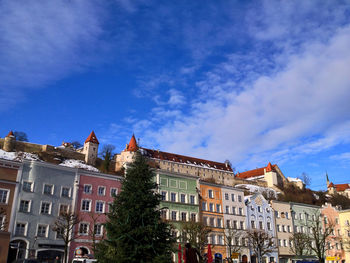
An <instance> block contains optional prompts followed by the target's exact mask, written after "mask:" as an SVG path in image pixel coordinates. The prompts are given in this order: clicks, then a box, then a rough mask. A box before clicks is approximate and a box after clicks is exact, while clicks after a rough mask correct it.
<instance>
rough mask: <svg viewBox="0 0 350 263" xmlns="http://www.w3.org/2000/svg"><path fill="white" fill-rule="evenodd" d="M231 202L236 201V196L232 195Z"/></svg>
mask: <svg viewBox="0 0 350 263" xmlns="http://www.w3.org/2000/svg"><path fill="white" fill-rule="evenodd" d="M231 200H232V202H234V201H235V194H231Z"/></svg>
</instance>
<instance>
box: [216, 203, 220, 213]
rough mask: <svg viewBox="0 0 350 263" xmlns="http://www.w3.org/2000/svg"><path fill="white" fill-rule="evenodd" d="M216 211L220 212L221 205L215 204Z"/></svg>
mask: <svg viewBox="0 0 350 263" xmlns="http://www.w3.org/2000/svg"><path fill="white" fill-rule="evenodd" d="M216 212H217V213H220V212H221V205H219V204H216Z"/></svg>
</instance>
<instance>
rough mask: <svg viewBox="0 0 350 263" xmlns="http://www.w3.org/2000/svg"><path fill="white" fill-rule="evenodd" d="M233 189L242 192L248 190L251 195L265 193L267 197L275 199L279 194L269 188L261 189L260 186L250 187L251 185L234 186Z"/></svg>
mask: <svg viewBox="0 0 350 263" xmlns="http://www.w3.org/2000/svg"><path fill="white" fill-rule="evenodd" d="M235 187H237V188H241V189H244V190H248V191H249V192H251V193H260V194H263V193H266V194H268V196H270V197H275V198H277V195H278V194H279V192H277V191H276V190H274V189H272V188H269V187H262V186H258V185H251V184H237V185H235Z"/></svg>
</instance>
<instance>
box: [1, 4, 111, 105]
mask: <svg viewBox="0 0 350 263" xmlns="http://www.w3.org/2000/svg"><path fill="white" fill-rule="evenodd" d="M0 9H1V14H0V20H1V23H0V47H1V48H0V61H1V62H0V94H1V96H0V97H1V103H0V105H1V106H0V110H4V109H6V108H8V107H10V106H11V105H12V104H13V103H14V98H16V99H17V100H18V99H21V98H23V94H24V92H25V91H26V90H28V89H32V88H39V87H42V86H43V85H46V84H48V83H50V82H52V81H56V80H58V79H61V78H63V77H66V76H67V75H69V74H71V73H72V72H77V71H81V70H83V69H85V68H87V67H90V66H91V65H92V64H93V63H96V62H97V57H96V54H97V52H96V51H97V50H100V51H103V49H104V48H105V47H104V46H103V44H102V42H101V41H100V38H101V36H102V35H103V33H104V32H103V29H102V23H103V20H102V19H101V18H102V17H103V15H102V13H101V12H102V9H101V8H100V6H99V5H98V3H97V2H95V1H90V2H87V1H82V0H76V1H49V2H46V1H1V2H0ZM10 90H11V92H10ZM16 93H17V95H20V96H19V97H18V96H17V95H14V94H16Z"/></svg>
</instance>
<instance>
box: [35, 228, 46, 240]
mask: <svg viewBox="0 0 350 263" xmlns="http://www.w3.org/2000/svg"><path fill="white" fill-rule="evenodd" d="M36 235H37V236H38V237H46V235H47V226H46V225H38V231H37V233H36Z"/></svg>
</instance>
